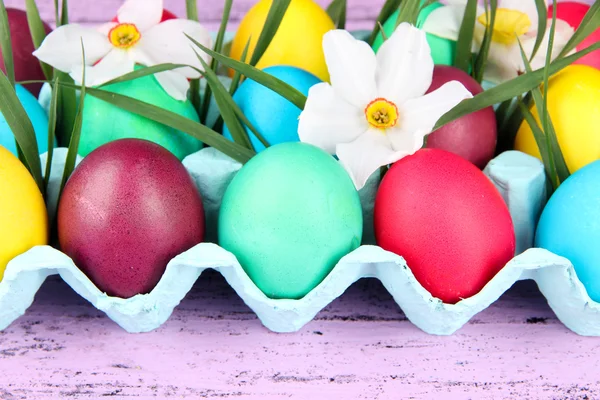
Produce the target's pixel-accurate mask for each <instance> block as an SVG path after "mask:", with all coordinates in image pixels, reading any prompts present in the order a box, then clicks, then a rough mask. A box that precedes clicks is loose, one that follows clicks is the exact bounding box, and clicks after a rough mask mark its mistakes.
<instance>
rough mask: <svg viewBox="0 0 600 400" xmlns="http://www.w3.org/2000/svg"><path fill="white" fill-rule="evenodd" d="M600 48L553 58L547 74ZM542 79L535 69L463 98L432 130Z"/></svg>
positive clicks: (595, 44)
mask: <svg viewBox="0 0 600 400" xmlns="http://www.w3.org/2000/svg"><path fill="white" fill-rule="evenodd" d="M598 49H600V42H598V43H594V44H593V45H591V46H589V47H587V48H585V49H583V50H581V51H578V52H577V53H575V54H572V55H570V56H568V57H564V58H562V59H559V60H554V61H553V62H552V63H551V64H550V66H549V68H548V71H549V74H550V75H553V74H555V73H557V72H558V71H560V70H562V69H563V68H565V67H566V66H568V65H571V64H572V63H573V62H575V61H577V60H578V59H580V58H581V57H584V56H585V55H587V54H589V53H591V52H592V51H595V50H598ZM543 80H544V69H543V68H541V69H537V70H535V71H532V72H531V73H525V74H523V75H521V76H518V77H516V78H514V79H511V80H510V81H508V82H504V83H501V84H499V85H497V86H495V87H493V88H491V89H489V90H486V91H484V92H482V93H480V94H478V95H476V96H474V97H473V98H471V99H467V100H463V101H462V102H460V103H459V104H458V105H457V106H456V107H454V108H453V109H452V110H450V111H448V112H447V113H446V114H444V115H443V116H442V117H441V118H440V119H439V120H438V122H437V124H436V125H435V127H434V129H433V130H436V129H439V128H440V127H442V126H444V125H446V124H447V123H448V122H451V121H454V120H455V119H457V118H460V117H462V116H465V115H467V114H470V113H472V112H475V111H479V110H481V109H482V108H486V107H489V106H493V105H494V104H498V103H502V102H503V101H506V100H509V99H512V98H514V97H517V96H519V95H521V94H523V93H527V92H529V91H530V90H531V89H533V88H535V87H536V86H539V85H540V84H541V83H542V82H543Z"/></svg>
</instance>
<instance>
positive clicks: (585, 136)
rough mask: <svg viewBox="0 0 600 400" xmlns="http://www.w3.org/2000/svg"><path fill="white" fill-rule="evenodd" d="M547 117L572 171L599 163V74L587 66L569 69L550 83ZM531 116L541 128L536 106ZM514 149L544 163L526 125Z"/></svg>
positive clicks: (524, 124) (522, 125) (523, 124)
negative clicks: (595, 162) (597, 161)
mask: <svg viewBox="0 0 600 400" xmlns="http://www.w3.org/2000/svg"><path fill="white" fill-rule="evenodd" d="M547 99H548V114H549V115H550V119H551V120H552V124H553V126H554V130H555V131H556V137H557V139H558V144H559V146H560V149H561V151H562V154H563V157H564V159H565V162H566V163H567V167H568V168H569V171H571V172H575V171H577V170H578V169H579V168H581V167H583V166H585V165H587V164H589V163H591V162H593V161H596V160H598V159H600V135H599V134H598V127H599V126H600V70H597V69H595V68H592V67H589V66H587V65H570V66H568V67H566V68H565V69H563V70H562V71H560V72H559V73H558V74H556V75H554V76H553V77H551V78H550V81H549V82H548V91H547ZM531 112H532V113H533V116H534V117H535V119H536V121H537V123H538V125H539V126H541V124H540V119H539V116H538V112H537V108H536V107H535V105H534V106H533V107H532V109H531ZM515 149H516V150H520V151H522V152H524V153H527V154H530V155H532V156H535V157H537V158H540V159H541V156H540V152H539V149H538V147H537V144H536V142H535V138H534V137H533V133H532V132H531V128H530V127H529V124H528V123H527V122H526V121H523V123H522V124H521V127H520V128H519V131H518V132H517V137H516V140H515Z"/></svg>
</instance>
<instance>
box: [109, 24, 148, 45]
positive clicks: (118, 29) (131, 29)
mask: <svg viewBox="0 0 600 400" xmlns="http://www.w3.org/2000/svg"><path fill="white" fill-rule="evenodd" d="M141 38H142V34H141V33H140V31H139V30H138V28H137V26H135V25H134V24H118V25H116V26H115V27H114V28H112V29H111V30H110V32H108V40H110V42H111V43H112V45H113V46H115V47H118V48H120V49H128V48H130V47H131V46H133V45H135V44H136V43H137V42H139V40H140V39H141Z"/></svg>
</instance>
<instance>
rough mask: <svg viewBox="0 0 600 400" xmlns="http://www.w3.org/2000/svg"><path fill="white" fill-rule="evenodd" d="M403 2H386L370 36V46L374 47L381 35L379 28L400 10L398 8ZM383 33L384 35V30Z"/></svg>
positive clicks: (400, 0) (395, 0)
mask: <svg viewBox="0 0 600 400" xmlns="http://www.w3.org/2000/svg"><path fill="white" fill-rule="evenodd" d="M401 2H402V0H386V2H385V3H384V4H383V7H381V11H380V12H379V15H378V16H377V20H376V21H375V26H374V27H373V30H372V31H371V35H369V39H368V40H367V43H368V44H369V45H371V46H372V45H373V42H375V38H376V37H377V34H378V33H379V27H380V26H381V25H382V24H385V21H387V20H388V18H390V17H391V16H392V14H393V13H395V12H396V11H397V10H398V8H400V3H401ZM381 32H382V33H383V29H382V30H381Z"/></svg>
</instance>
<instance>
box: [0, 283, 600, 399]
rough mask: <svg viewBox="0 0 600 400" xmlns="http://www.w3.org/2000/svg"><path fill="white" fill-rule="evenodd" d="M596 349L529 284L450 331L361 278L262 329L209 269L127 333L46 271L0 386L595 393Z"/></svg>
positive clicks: (12, 340)
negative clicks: (298, 323)
mask: <svg viewBox="0 0 600 400" xmlns="http://www.w3.org/2000/svg"><path fill="white" fill-rule="evenodd" d="M598 351H600V339H597V338H584V337H580V336H577V335H576V334H574V333H572V332H570V331H569V330H567V329H566V328H565V327H564V326H563V325H562V324H561V323H560V322H559V321H558V320H557V319H556V318H555V317H554V315H553V314H552V312H551V310H550V309H549V307H548V305H547V304H546V302H545V300H544V298H543V297H542V296H541V295H540V294H539V293H538V292H537V289H536V288H535V285H534V284H530V283H519V284H517V287H516V288H513V289H511V291H509V292H508V293H507V294H505V295H504V296H503V298H502V299H501V300H500V301H498V302H497V303H495V304H493V305H492V306H491V307H490V308H489V309H487V310H486V311H484V312H482V313H481V314H479V315H477V316H476V318H475V319H473V320H472V321H471V322H470V323H469V324H468V325H466V326H465V327H464V328H462V329H461V330H460V331H458V332H457V333H456V334H455V335H453V336H449V337H435V336H430V335H427V334H425V333H423V332H421V331H419V330H418V329H417V328H415V327H414V326H413V325H412V324H411V323H410V322H408V321H407V320H406V319H405V318H404V316H403V314H402V313H401V311H400V310H399V309H398V307H397V306H396V304H395V303H394V302H393V301H392V299H391V297H390V296H389V295H388V294H387V292H386V291H385V290H384V289H383V287H382V286H381V285H380V284H379V283H378V282H377V281H374V280H363V281H361V282H359V283H358V284H355V285H354V286H352V287H351V288H350V289H349V290H348V292H347V293H345V294H344V295H343V296H342V297H341V298H340V299H338V300H336V301H335V302H333V303H332V304H331V305H330V306H329V307H327V308H326V309H325V310H324V311H322V312H321V313H320V314H319V315H318V316H317V317H316V319H315V320H314V321H312V322H311V323H309V324H308V325H307V326H306V327H304V328H303V329H302V330H301V331H300V332H297V333H294V334H275V333H271V332H269V331H267V330H266V329H265V328H263V327H262V326H261V324H260V322H259V321H258V320H257V318H256V317H255V315H254V314H253V313H252V312H251V311H250V310H249V309H248V308H247V307H246V306H245V305H244V304H243V303H242V301H241V300H240V299H239V297H238V296H237V295H236V294H235V292H233V291H232V290H231V289H230V288H229V287H228V286H227V284H226V283H225V282H224V280H223V279H222V278H221V277H220V275H218V274H216V273H211V272H208V273H206V275H205V276H203V277H202V278H201V279H200V281H199V282H198V283H197V284H196V287H195V288H194V290H193V291H192V292H190V294H189V295H188V296H187V297H186V298H185V299H184V301H183V302H182V304H181V305H180V306H179V307H178V308H177V309H176V310H175V313H174V315H173V316H172V317H171V319H170V320H169V321H167V323H166V324H165V325H164V326H162V327H161V328H160V329H158V330H157V331H155V332H151V333H147V334H135V335H132V334H127V333H125V332H124V331H123V330H122V329H121V328H119V327H118V326H117V325H116V324H114V323H113V322H112V321H110V320H109V319H108V318H107V317H106V316H105V315H104V314H102V313H101V312H98V311H97V310H96V309H94V308H93V307H92V306H91V305H90V304H88V303H86V302H85V301H84V300H82V299H81V298H79V297H78V296H77V295H76V294H74V293H73V292H72V291H71V289H70V288H69V287H68V286H66V285H65V284H64V283H63V282H62V281H60V280H58V279H51V281H50V282H47V283H46V284H45V285H44V286H43V288H42V290H41V291H40V293H39V294H38V296H37V298H36V301H35V303H34V305H33V306H32V307H31V309H30V310H29V311H28V312H27V314H26V315H25V316H23V317H21V318H20V319H19V320H17V321H16V322H15V323H14V324H13V325H12V326H11V327H9V328H8V329H7V330H6V331H4V332H0V377H1V378H0V398H1V399H10V400H12V399H50V398H59V396H60V398H70V397H74V398H100V397H101V396H115V397H117V398H120V397H123V398H125V397H141V398H149V397H152V396H157V397H158V398H170V397H176V398H204V397H219V398H244V399H246V398H248V399H249V398H260V399H279V398H314V399H342V398H343V399H353V398H357V399H359V398H362V399H399V398H433V397H440V396H441V397H440V398H443V399H454V398H456V399H467V398H476V399H481V398H498V399H513V398H514V399H526V398H527V399H595V398H600V360H599V359H598V357H597V354H598Z"/></svg>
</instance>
